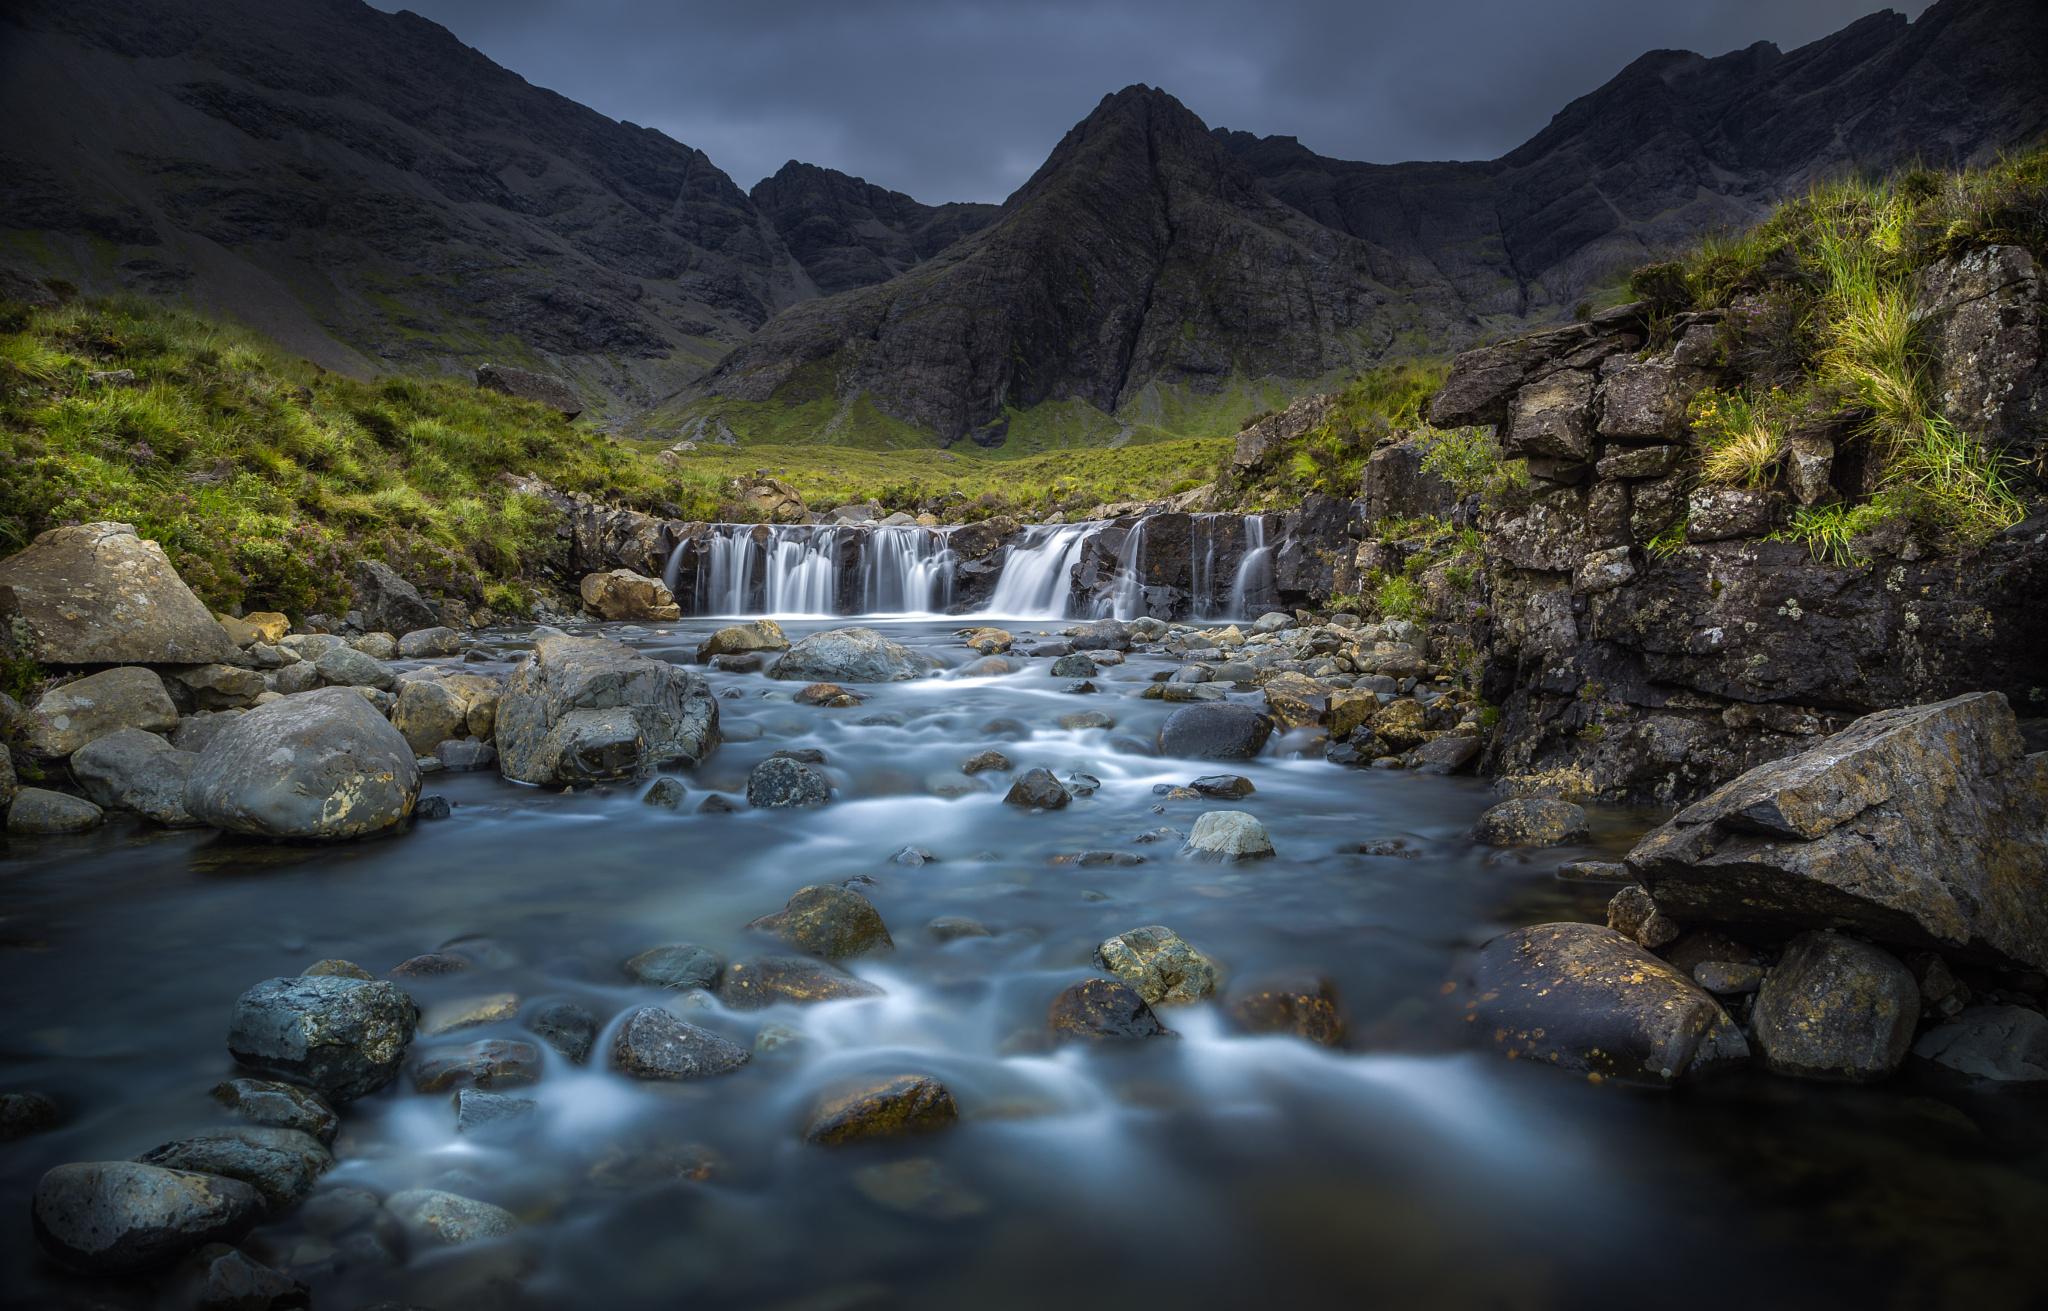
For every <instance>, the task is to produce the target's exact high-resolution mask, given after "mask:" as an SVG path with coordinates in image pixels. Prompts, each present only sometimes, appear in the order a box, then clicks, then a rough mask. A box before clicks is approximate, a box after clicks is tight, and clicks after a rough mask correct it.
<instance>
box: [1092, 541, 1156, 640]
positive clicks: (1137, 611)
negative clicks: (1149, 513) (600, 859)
mask: <svg viewBox="0 0 2048 1311" xmlns="http://www.w3.org/2000/svg"><path fill="white" fill-rule="evenodd" d="M1149 522H1150V520H1147V519H1140V520H1138V522H1137V523H1136V524H1134V525H1132V527H1131V531H1130V532H1129V533H1128V534H1127V535H1126V536H1125V537H1124V544H1123V546H1122V547H1120V548H1119V549H1118V550H1117V553H1116V581H1115V585H1114V586H1113V587H1112V588H1111V590H1110V593H1109V595H1108V596H1106V597H1104V598H1103V599H1102V600H1100V601H1098V602H1096V606H1095V609H1096V614H1097V616H1098V617H1101V618H1108V619H1136V618H1137V617H1138V616H1140V615H1142V614H1145V613H1146V609H1145V525H1146V524H1147V523H1149Z"/></svg>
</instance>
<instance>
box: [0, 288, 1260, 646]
mask: <svg viewBox="0 0 2048 1311" xmlns="http://www.w3.org/2000/svg"><path fill="white" fill-rule="evenodd" d="M1227 444H1228V439H1227V438H1226V439H1222V440H1221V441H1162V442H1156V443H1150V444H1146V445H1141V446H1130V447H1122V448H1115V449H1093V450H1076V451H1064V452H1059V453H1055V454H1048V455H1043V456H1037V457H1029V458H1024V459H1000V458H997V457H994V456H989V455H987V454H985V453H981V452H979V451H978V450H977V451H973V452H941V451H935V450H932V449H930V448H925V449H921V450H914V451H913V450H904V451H866V450H854V449H847V448H843V447H820V446H763V447H755V448H750V449H747V450H745V451H731V450H727V449H724V448H720V447H716V446H709V447H706V448H705V449H704V450H703V451H702V452H700V453H698V454H696V455H693V456H689V457H685V459H684V461H683V462H682V463H681V464H664V463H663V462H661V461H660V460H658V459H657V458H656V455H655V451H656V448H655V447H652V446H643V445H640V444H636V443H629V442H619V441H613V440H610V439H608V438H606V437H604V436H603V435H601V434H599V433H596V432H594V431H592V430H591V429H590V428H588V427H584V426H578V425H574V424H570V423H566V422H564V421H563V420H562V419H561V418H560V417H559V416H558V415H556V414H554V413H553V412H551V411H549V410H546V409H543V408H541V407H539V406H535V405H531V404H527V403H524V402H521V401H517V400H513V399H511V398H510V397H505V396H500V395H497V394H495V393H491V392H483V391H479V390H477V389H476V388H475V387H472V386H469V385H467V384H466V383H462V382H458V381H454V380H449V379H418V378H390V379H384V380H379V381H363V380H359V379H354V378H348V377H343V376H341V375H339V374H334V373H330V372H326V371H324V370H321V369H320V368H318V367H317V366H314V365H311V364H308V363H306V362H305V361H303V360H297V359H294V358H291V357H289V356H287V355H285V354H283V353H282V352H279V351H277V350H276V349H274V348H273V347H271V346H270V345H269V344H268V343H266V342H264V341H263V340H262V339H260V338H258V337H256V336H253V335H252V334H249V333H247V332H243V331H240V330H238V329H235V328H232V327H229V326H226V325H223V324H220V323H215V322H210V321H208V320H206V319H203V318H200V317H198V316H195V315H192V314H188V313H184V312H180V311H177V310H172V309H167V308H164V307H162V306H159V305H155V304H150V303H144V302H126V301H120V302H110V301H84V300H74V301H71V302H69V303H67V304H64V305H61V306H59V307H57V308H54V309H30V308H28V307H27V306H24V305H19V304H0V553H5V552H9V551H13V550H18V549H19V548H20V547H21V546H23V545H25V544H26V543H27V542H28V541H29V540H30V539H31V538H33V537H34V536H35V534H37V533H39V532H41V531H43V530H44V529H46V528H50V527H54V526H56V525H58V524H63V523H75V522H84V521H90V520H98V519H119V520H126V521H127V522H130V523H133V524H134V525H135V526H136V527H137V528H138V529H139V530H140V531H141V532H142V533H143V534H144V535H145V536H148V537H153V538H155V539H156V540H158V541H160V542H162V543H163V544H164V547H165V549H166V550H167V551H168V552H169V553H170V555H171V557H172V559H173V561H174V562H175V563H176V564H177V566H178V568H179V570H180V571H181V572H182V573H183V574H184V575H185V577H186V579H187V581H189V582H190V583H191V584H192V586H193V588H194V589H195V590H196V591H198V592H199V594H200V595H201V596H202V597H203V598H205V599H206V601H207V602H208V603H209V604H212V605H214V606H216V607H218V608H222V609H229V608H233V607H236V606H245V607H249V608H275V609H281V610H285V611H287V612H288V613H293V614H299V613H304V612H306V611H309V610H318V609H332V608H335V607H338V606H341V605H344V604H345V603H346V601H347V599H348V598H347V583H346V579H347V574H348V568H347V565H348V562H349V561H350V560H351V559H353V558H355V557H357V556H370V557H373V558H380V559H385V560H389V561H391V562H392V563H393V564H394V565H395V566H397V567H399V568H400V569H401V570H402V571H403V572H405V573H406V574H407V576H409V577H412V578H414V579H416V580H418V581H420V582H422V583H424V584H425V585H427V586H429V587H430V588H433V589H435V590H438V591H441V592H444V593H446V594H448V595H453V596H460V597H464V598H466V599H470V600H472V601H475V602H484V603H488V604H490V605H492V606H493V607H494V608H498V609H508V608H509V609H517V608H519V606H520V604H521V603H522V600H523V597H524V594H525V590H526V584H527V583H528V582H529V581H530V580H531V578H532V576H533V573H534V567H535V565H536V562H537V561H538V560H539V558H540V557H541V554H542V552H543V551H544V550H545V549H546V547H547V546H548V544H549V539H550V536H551V533H552V524H551V521H550V519H549V517H548V515H547V513H546V512H545V508H544V507H543V506H542V505H541V504H540V503H538V502H536V501H535V500H533V499H532V498H530V497H526V496H522V495H520V494H519V493H517V492H515V491H513V490H512V489H511V488H509V487H508V486H506V485H505V483H504V482H502V481H501V480H500V478H499V475H500V474H503V473H519V474H529V475H533V476H535V477H539V478H542V479H545V480H546V481H548V482H550V483H553V484H554V485H555V486H557V487H560V488H563V489H565V490H569V491H579V492H586V493H589V494H591V495H593V496H597V497H601V498H603V499H605V500H608V501H612V502H615V503H618V504H621V505H626V506H631V507H634V508H638V509H643V510H647V511H649V512H653V513H658V514H663V515H668V516H673V517H677V518H684V519H706V518H722V517H733V513H734V512H733V510H732V507H731V506H729V505H728V504H726V495H725V487H726V484H727V482H728V480H730V479H732V478H734V477H738V476H741V475H748V474H752V473H754V472H755V471H757V470H766V471H768V472H770V473H772V474H774V475H776V476H778V477H781V478H784V479H787V480H788V481H789V482H791V483H793V484H794V485H795V486H796V487H797V488H798V489H799V490H800V491H801V492H802V493H803V494H804V496H805V497H806V499H807V500H809V501H811V502H812V503H813V504H815V505H833V504H839V503H841V502H844V501H851V500H866V499H870V498H873V499H876V500H879V501H881V502H882V503H883V504H884V505H885V506H888V507H889V508H891V509H910V508H915V507H916V506H918V505H919V504H921V503H923V502H925V501H927V500H929V499H931V498H933V497H936V496H939V495H942V494H944V493H949V492H952V493H959V494H960V495H963V496H965V497H967V498H968V499H969V500H971V501H978V502H980V504H979V505H978V507H977V509H978V512H979V513H983V514H989V513H997V512H1001V511H1012V512H1022V513H1032V514H1037V513H1044V512H1047V511H1050V510H1051V509H1054V508H1061V507H1064V508H1067V509H1070V510H1071V509H1074V508H1079V507H1081V506H1084V505H1093V504H1097V503H1100V502H1102V501H1107V500H1121V499H1127V498H1131V497H1158V496H1164V495H1167V494H1170V493H1171V492H1174V491H1179V490H1184V489H1185V488H1187V487H1191V486H1194V485H1196V484H1197V483H1199V482H1202V481H1204V480H1206V479H1207V478H1208V476H1209V475H1210V473H1211V472H1212V471H1213V469H1214V467H1215V464H1216V461H1217V456H1218V452H1219V451H1220V450H1222V449H1223V448H1224V447H1225V446H1227Z"/></svg>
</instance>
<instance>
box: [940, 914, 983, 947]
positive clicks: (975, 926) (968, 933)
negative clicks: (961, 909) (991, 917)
mask: <svg viewBox="0 0 2048 1311" xmlns="http://www.w3.org/2000/svg"><path fill="white" fill-rule="evenodd" d="M924 931H925V933H926V935H927V936H929V937H930V938H931V939H932V941H934V942H957V941H959V940H960V939H961V938H990V937H994V936H995V935H994V934H993V933H991V932H989V928H988V925H986V924H983V923H982V922H981V921H980V920H974V919H969V918H967V917H966V916H965V915H940V916H938V917H937V918H936V919H933V920H932V921H931V922H930V923H928V924H926V925H925V926H924Z"/></svg>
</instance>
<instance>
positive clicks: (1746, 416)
mask: <svg viewBox="0 0 2048 1311" xmlns="http://www.w3.org/2000/svg"><path fill="white" fill-rule="evenodd" d="M1994 244H2007V245H2017V246H2022V247H2025V248H2027V249H2028V250H2030V251H2031V252H2032V253H2033V255H2034V256H2035V258H2036V259H2037V260H2048V150H2038V149H2037V150H2034V151H2030V152H2027V153H2024V154H2020V155H2016V156H2014V157H2012V158H2009V159H2007V160H2004V161H2002V162H2000V163H1998V164H1996V165H1994V166H1991V167H1988V168H1984V169H1978V170H1971V171H1966V172H1961V173H1940V172H1929V171H1912V172H1907V173H1903V174H1899V175H1897V176H1894V177H1890V178H1885V179H1881V180H1849V181H1842V182H1836V183H1831V184H1828V185H1826V186H1822V187H1818V188H1815V189H1814V190H1813V191H1812V192H1811V193H1809V194H1808V195H1806V196H1804V197H1800V198H1798V199H1796V200H1793V201H1791V202H1789V203H1787V204H1785V205H1783V206H1781V207H1780V208H1779V209H1778V210H1777V212H1776V213H1774V214H1773V215H1772V216H1771V217H1770V218H1769V219H1767V220H1765V221H1764V222H1763V223H1761V224H1759V225H1758V226H1756V227H1755V228H1753V229H1750V230H1749V231H1747V232H1743V233H1739V234H1734V235H1729V236H1722V237H1715V238H1711V239H1709V240H1707V241H1704V242H1702V243H1701V244H1700V246H1699V247H1697V248H1696V249H1695V250H1693V251H1691V252H1689V253H1688V254H1686V255H1685V256H1684V257H1683V258H1681V259H1679V260H1676V261H1673V262H1669V263H1664V264H1656V265H1651V266H1649V267H1647V268H1644V269H1641V270H1639V271H1638V272H1637V274H1636V276H1635V278H1634V279H1633V281H1632V287H1633V290H1634V292H1635V293H1636V294H1637V295H1639V296H1641V297H1643V298H1644V299H1647V300H1649V301H1650V302H1651V304H1652V305H1653V307H1654V308H1655V310H1656V311H1657V312H1658V313H1659V314H1667V315H1668V314H1670V313H1674V312H1677V311H1679V310H1686V309H1724V310H1727V311H1728V319H1727V321H1726V326H1725V327H1724V330H1723V343H1724V348H1725V349H1726V351H1727V353H1728V362H1729V363H1730V364H1731V365H1732V366H1733V367H1734V370H1735V372H1736V373H1738V374H1739V375H1740V376H1741V377H1742V378H1743V379H1744V384H1743V386H1741V387H1740V388H1737V389H1734V390H1728V391H1708V392H1705V393H1702V394H1701V395H1700V396H1699V397H1697V398H1696V399H1695V400H1694V402H1693V407H1692V413H1691V416H1690V417H1691V420H1692V433H1693V439H1694V443H1695V446H1696V453H1697V456H1698V461H1697V468H1698V473H1699V476H1700V478H1701V479H1702V480H1703V481H1706V482H1711V483H1720V484H1723V485H1729V486H1743V487H1763V486H1766V485H1768V484H1769V483H1770V482H1772V480H1774V479H1775V478H1777V477H1778V476H1779V474H1780V472H1781V471H1782V468H1783V466H1784V464H1785V462H1786V460H1787V458H1788V456H1789V454H1790V452H1791V445H1792V441H1793V438H1794V435H1795V433H1796V432H1797V431H1798V430H1799V429H1800V428H1801V427H1802V426H1806V427H1811V426H1812V425H1813V424H1814V423H1815V422H1816V421H1818V422H1822V423H1828V422H1834V423H1846V424H1847V425H1848V427H1849V430H1850V431H1851V432H1852V433H1853V439H1854V440H1856V441H1859V442H1862V443H1865V444H1866V445H1867V447H1868V450H1867V455H1868V457H1869V458H1871V459H1872V461H1873V462H1874V464H1875V466H1876V467H1877V469H1878V470H1879V475H1878V478H1877V480H1876V488H1875V491H1874V494H1873V495H1872V496H1870V497H1869V498H1868V499H1866V500H1863V501H1860V502H1857V503H1853V504H1851V503H1841V504H1835V505H1826V506H1820V507H1816V508H1811V509H1805V510H1802V511H1800V512H1799V514H1798V515H1797V517H1796V518H1795V521H1794V523H1793V526H1792V528H1791V530H1790V532H1791V535H1792V536H1795V537H1798V538H1800V539H1802V540H1805V541H1807V542H1808V543H1809V544H1810V545H1812V546H1813V548H1814V549H1815V551H1816V552H1817V553H1819V554H1823V555H1828V556H1831V557H1834V558H1838V559H1843V558H1847V551H1848V545H1847V544H1848V542H1849V541H1850V539H1851V538H1853V537H1854V536H1855V535H1856V534H1858V533H1861V532H1866V531H1868V530H1870V529H1871V528H1872V527H1874V526H1877V525H1879V524H1881V523H1882V522H1884V521H1885V520H1888V519H1899V518H1903V519H1905V520H1907V521H1910V522H1911V523H1912V524H1913V525H1914V526H1915V527H1917V528H1918V529H1920V530H1921V531H1922V532H1924V533H1925V534H1926V535H1927V536H1928V537H1930V538H1931V539H1932V540H1934V541H1935V542H1937V543H1938V544H1941V545H1944V546H1969V545H1972V544H1975V543H1978V542H1982V541H1984V540H1985V539H1987V538H1988V537H1990V536H1991V535H1992V534H1994V533H1996V532H1998V531H1999V530H2000V529H2002V528H2005V527H2007V526H2009V525H2011V524H2013V523H2015V522H2017V521H2018V520H2019V519H2020V518H2022V517H2023V516H2024V514H2025V506H2024V504H2023V502H2022V499H2021V495H2020V491H2019V486H2018V484H2019V479H2020V477H2021V475H2022V472H2023V471H2021V470H2018V469H2016V468H2014V467H2012V466H2011V464H2010V463H2009V462H2008V461H2007V459H2006V457H2005V456H2004V455H2003V454H2001V453H2000V452H1999V451H1998V450H1997V449H1996V448H1995V447H1994V446H1992V445H1991V444H1989V443H1987V442H1985V441H1983V440H1981V434H1972V433H1966V432H1961V431H1958V429H1957V428H1956V426H1955V424H1954V423H1952V422H1951V421H1950V420H1949V419H1948V418H1947V417H1946V416H1944V415H1943V414H1942V413H1941V412H1940V410H1939V408H1938V407H1937V405H1936V404H1935V400H1934V395H1933V392H1934V388H1933V386H1932V385H1931V383H1930V379H1929V369H1928V359H1927V353H1926V347H1925V343H1924V341H1923V340H1922V334H1923V324H1922V323H1921V322H1920V321H1919V320H1917V319H1916V317H1915V315H1914V306H1915V286H1916V281H1917V279H1918V278H1919V276H1920V274H1921V273H1922V272H1923V271H1924V270H1925V269H1927V268H1928V267H1929V266H1930V265H1932V264H1934V263H1935V262H1937V261H1939V260H1943V259H1947V258H1950V257H1953V256H1957V255H1961V254H1963V253H1965V252H1968V251H1970V250H1974V249H1980V248H1982V247H1985V246H1990V245H1994ZM2036 472H2038V471H2036Z"/></svg>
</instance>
